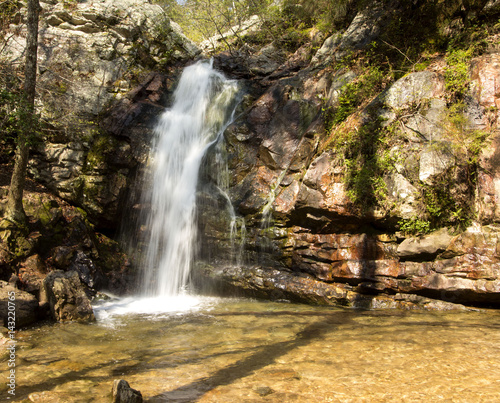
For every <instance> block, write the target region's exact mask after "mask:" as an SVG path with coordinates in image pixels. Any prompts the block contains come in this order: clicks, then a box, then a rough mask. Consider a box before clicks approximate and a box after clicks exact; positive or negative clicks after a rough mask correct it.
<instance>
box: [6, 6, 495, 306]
mask: <svg viewBox="0 0 500 403" xmlns="http://www.w3.org/2000/svg"><path fill="white" fill-rule="evenodd" d="M430 3H432V2H426V1H423V2H410V3H409V4H408V2H404V1H401V2H400V1H394V2H380V3H379V2H377V3H374V4H373V6H372V7H370V8H369V9H366V8H359V9H353V10H351V11H350V12H348V13H347V14H346V16H345V18H344V21H343V23H342V24H340V25H339V27H338V30H337V31H335V32H333V33H332V34H331V35H329V36H327V37H325V35H324V34H322V33H320V32H319V31H318V30H316V29H314V28H313V29H309V30H308V31H307V32H306V33H303V35H302V36H301V37H300V40H299V41H297V42H296V43H290V39H286V41H284V42H280V40H279V38H276V37H274V40H273V41H271V40H267V39H266V38H267V37H265V36H264V38H265V39H264V40H263V39H262V36H259V35H260V33H259V31H251V32H248V33H247V35H248V36H246V37H244V38H245V39H246V43H245V44H244V45H243V46H240V45H241V44H240V45H238V46H236V45H234V46H235V47H234V48H231V49H230V50H229V51H218V53H216V54H213V55H211V56H212V57H213V58H214V65H215V66H216V67H217V68H218V69H220V70H222V71H224V73H225V74H227V75H229V76H232V77H235V78H237V79H239V80H240V82H241V84H242V87H244V88H245V92H246V96H245V97H244V101H243V102H242V104H241V107H240V110H239V114H238V116H237V118H236V120H235V121H234V122H233V124H232V125H231V126H230V127H229V128H228V129H227V130H226V132H225V133H224V140H223V144H222V145H221V146H222V154H223V155H224V156H225V157H226V161H227V167H228V172H229V175H228V176H229V179H228V181H227V182H228V184H227V188H226V189H223V190H224V192H225V193H221V191H220V186H219V185H220V183H215V181H214V177H213V174H212V171H211V168H212V167H213V166H214V165H220V161H215V157H216V156H215V155H214V154H210V153H209V154H208V155H207V157H206V161H205V164H204V166H205V168H204V171H203V173H202V177H203V181H202V183H201V184H200V189H199V195H198V196H199V201H200V209H199V226H200V229H201V231H200V245H201V247H200V253H199V256H197V262H198V263H197V264H196V267H195V274H196V275H197V276H194V277H197V278H198V279H199V280H198V286H199V287H200V288H203V287H207V288H208V286H210V288H211V289H212V290H213V289H214V288H215V289H218V290H220V291H221V292H224V293H228V292H229V293H232V292H237V293H244V294H247V295H253V296H259V297H263V298H272V299H289V300H295V301H303V302H309V303H321V304H340V305H344V306H352V307H366V308H370V307H372V308H375V307H405V308H408V307H410V308H412V307H416V306H425V307H429V308H433V309H434V308H437V309H448V308H452V307H455V306H457V304H465V305H468V306H490V307H491V306H492V307H498V306H499V305H500V273H499V269H500V249H499V248H500V246H499V245H500V232H499V231H500V227H499V223H500V209H499V206H498V203H499V198H500V177H499V175H500V171H499V168H498V156H497V154H498V145H499V144H500V143H499V137H498V122H497V120H498V107H499V106H500V105H499V102H500V100H499V95H498V94H499V93H500V92H499V90H498V88H497V87H498V82H499V79H500V67H499V66H500V63H499V60H500V56H499V49H498V45H497V43H498V35H499V32H500V31H499V30H498V26H497V25H495V21H497V20H498V17H499V15H500V14H499V12H500V10H499V7H498V4H497V3H498V2H496V1H489V2H486V1H485V2H482V3H484V4H481V5H480V6H478V7H476V8H475V9H473V10H472V11H470V13H469V14H464V11H463V10H462V9H461V8H460V5H458V6H456V7H452V5H451V3H453V4H455V3H457V4H458V3H460V2H450V4H446V5H442V6H443V7H445V6H449V9H448V8H446V7H445V8H446V10H445V11H446V13H445V14H440V13H437V12H434V11H435V10H433V9H430V8H428V7H430V6H428V5H429V4H430ZM479 3H481V2H479ZM432 4H434V3H432ZM42 6H43V10H44V11H43V18H42V29H41V33H40V35H41V51H40V60H39V66H40V78H39V99H38V102H39V105H38V107H39V110H40V113H41V116H42V119H43V120H44V121H45V122H46V123H47V125H46V128H45V138H44V139H43V142H41V143H40V144H39V145H37V147H36V149H35V150H34V152H33V153H32V154H31V155H32V159H31V162H30V174H31V177H32V178H34V179H35V180H36V181H37V182H38V183H42V184H43V185H44V186H46V188H47V189H48V190H49V192H50V193H52V194H49V192H47V191H46V190H45V189H44V190H40V189H39V188H34V189H33V192H32V193H28V197H27V202H28V203H27V205H28V208H27V211H28V214H29V216H30V220H31V221H30V231H29V232H28V233H23V234H18V233H15V232H13V231H14V230H13V229H12V228H10V227H8V225H7V226H6V227H5V228H2V240H3V243H2V245H3V247H2V250H1V251H0V252H1V256H0V257H1V261H0V268H1V269H2V277H3V279H5V280H8V279H9V277H10V274H12V272H13V271H14V272H15V274H16V275H17V277H16V276H14V277H13V278H11V283H12V284H17V286H19V287H21V288H25V289H26V290H28V291H30V292H31V293H33V294H38V293H40V291H41V289H42V288H43V287H42V283H43V278H44V277H45V276H46V273H47V272H50V271H53V270H58V269H62V270H64V271H67V272H75V271H76V272H77V273H78V274H79V278H80V281H81V282H82V283H84V284H86V287H87V288H88V289H94V290H95V289H100V288H101V289H102V288H108V289H112V290H116V291H121V292H125V291H129V290H130V289H131V285H132V283H133V279H134V275H135V271H134V266H133V264H131V262H130V261H129V260H128V259H127V257H126V256H125V255H124V254H123V252H122V251H121V250H120V248H119V246H118V244H117V243H116V242H115V241H113V240H111V239H110V238H109V237H108V236H105V235H103V234H102V232H103V231H104V232H105V233H106V234H108V235H109V236H111V237H112V236H114V235H116V231H117V229H118V227H119V226H120V223H121V222H122V220H123V217H124V216H126V218H127V221H130V220H131V218H133V216H134V215H135V214H136V210H137V209H140V207H141V206H138V205H134V206H133V208H131V206H130V205H129V206H128V207H127V200H129V203H130V200H132V204H133V201H134V197H133V188H134V184H136V183H137V181H138V180H139V179H138V178H140V175H139V173H140V171H141V170H142V168H143V167H144V164H145V162H146V158H147V153H148V148H149V143H150V140H151V135H152V127H153V125H154V121H155V119H156V118H157V117H158V116H159V114H160V113H161V111H162V110H163V109H164V108H165V106H168V105H169V102H170V98H169V97H170V95H171V92H172V88H173V87H174V86H175V83H176V77H177V75H178V72H179V70H180V68H181V67H182V66H183V65H184V64H186V63H188V62H189V61H191V60H193V59H194V58H195V57H200V56H199V51H198V50H197V48H196V47H195V46H194V45H193V44H192V43H191V42H189V41H188V40H187V39H186V38H185V37H183V35H182V34H181V33H180V32H179V31H178V30H177V28H176V26H175V24H173V23H171V22H170V21H169V20H168V18H166V16H165V15H164V13H163V11H162V10H161V8H159V7H158V6H156V5H153V4H151V3H150V2H148V1H141V0H127V1H125V0H124V1H120V2H107V1H99V2H85V3H79V2H62V3H59V2H58V3H55V4H52V3H42ZM443 12H444V11H443ZM22 15H23V13H22V10H20V13H19V18H18V21H19V23H20V24H19V26H12V27H11V29H12V33H13V36H12V37H11V41H10V42H9V47H8V49H9V51H10V52H11V58H12V59H16V58H22V52H23V48H22V46H17V45H16V43H18V44H20V45H21V44H22V36H23V30H22V18H23V17H22ZM417 17H418V18H419V19H421V20H422V21H425V22H426V23H425V24H421V26H419V27H415V24H414V23H412V21H415V19H417ZM441 17H442V18H441ZM405 21H406V22H405ZM417 28H419V29H417ZM420 28H421V29H420ZM263 29H264V28H263ZM417 31H418V32H417ZM437 38H438V39H437ZM454 38H455V39H454ZM457 38H458V39H457ZM292 42H293V41H292ZM415 43H418V44H419V46H418V47H416V49H417V50H414V48H413V47H412V46H413V45H414V44H415ZM405 46H406V47H405ZM412 49H413V50H412ZM205 56H207V55H205ZM218 151H219V152H220V149H219V150H218ZM215 185H218V186H215ZM130 193H132V195H131V194H130ZM56 196H57V197H56ZM229 202H230V203H229ZM143 207H144V206H143ZM233 213H235V214H236V218H235V217H234V214H233ZM233 220H234V221H233ZM231 228H232V230H231ZM13 250H15V251H17V252H16V253H14V254H12V253H11V252H12V251H13ZM73 277H74V276H73Z"/></svg>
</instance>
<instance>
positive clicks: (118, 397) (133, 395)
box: [113, 379, 143, 403]
mask: <svg viewBox="0 0 500 403" xmlns="http://www.w3.org/2000/svg"><path fill="white" fill-rule="evenodd" d="M142 401H143V399H142V394H141V392H139V391H138V390H135V389H132V388H131V387H130V385H129V384H128V382H127V381H124V380H123V379H120V380H115V381H114V382H113V403H142Z"/></svg>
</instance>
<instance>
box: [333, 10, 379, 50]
mask: <svg viewBox="0 0 500 403" xmlns="http://www.w3.org/2000/svg"><path fill="white" fill-rule="evenodd" d="M384 19H385V12H384V9H383V8H382V7H380V4H377V2H373V4H372V5H371V7H369V8H366V9H365V10H362V11H360V12H358V14H357V15H356V17H355V18H354V20H353V21H352V22H351V25H349V28H347V31H346V32H345V33H344V35H342V40H341V41H340V44H339V47H338V49H337V50H336V52H335V59H336V60H341V59H342V58H344V57H345V56H347V55H349V54H350V53H351V52H352V51H353V50H356V49H364V48H366V47H367V46H368V45H369V44H370V43H371V42H372V41H373V40H374V39H375V38H376V37H377V36H378V35H379V34H380V31H381V24H382V22H383V21H384Z"/></svg>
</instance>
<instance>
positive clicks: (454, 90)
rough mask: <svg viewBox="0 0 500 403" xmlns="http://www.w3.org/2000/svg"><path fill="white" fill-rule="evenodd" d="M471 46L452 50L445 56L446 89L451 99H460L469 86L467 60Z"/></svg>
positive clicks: (470, 56) (468, 59)
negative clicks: (465, 48)
mask: <svg viewBox="0 0 500 403" xmlns="http://www.w3.org/2000/svg"><path fill="white" fill-rule="evenodd" d="M472 53H473V48H470V49H467V50H461V49H458V50H453V51H451V52H450V53H449V54H448V55H447V56H446V63H447V67H446V69H445V71H444V78H445V83H446V90H447V91H448V93H449V94H450V96H451V99H452V100H455V99H462V98H463V97H464V95H465V93H466V92H467V89H468V87H469V83H470V78H469V62H470V60H471V59H472Z"/></svg>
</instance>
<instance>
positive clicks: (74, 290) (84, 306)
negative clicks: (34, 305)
mask: <svg viewBox="0 0 500 403" xmlns="http://www.w3.org/2000/svg"><path fill="white" fill-rule="evenodd" d="M43 286H44V290H45V293H46V295H47V300H48V302H49V304H50V311H51V313H52V317H53V318H54V319H55V320H56V321H58V322H67V321H78V322H88V321H93V320H95V317H94V312H93V310H92V306H91V305H90V300H89V299H88V297H87V295H86V294H85V291H84V288H83V285H82V283H81V281H80V278H79V276H78V273H77V272H76V271H70V272H63V271H62V270H55V271H53V272H51V273H49V275H48V276H47V277H45V280H44V281H43Z"/></svg>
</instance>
